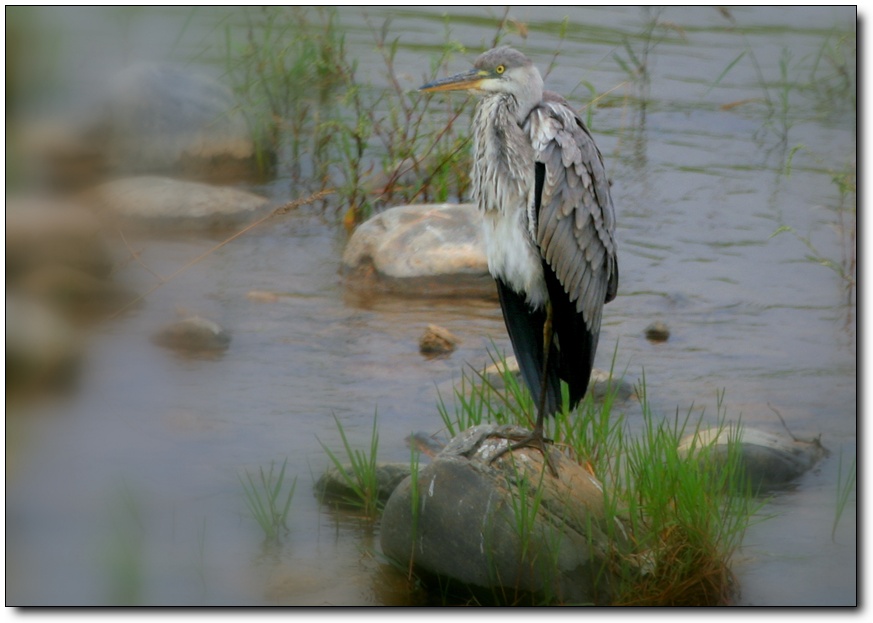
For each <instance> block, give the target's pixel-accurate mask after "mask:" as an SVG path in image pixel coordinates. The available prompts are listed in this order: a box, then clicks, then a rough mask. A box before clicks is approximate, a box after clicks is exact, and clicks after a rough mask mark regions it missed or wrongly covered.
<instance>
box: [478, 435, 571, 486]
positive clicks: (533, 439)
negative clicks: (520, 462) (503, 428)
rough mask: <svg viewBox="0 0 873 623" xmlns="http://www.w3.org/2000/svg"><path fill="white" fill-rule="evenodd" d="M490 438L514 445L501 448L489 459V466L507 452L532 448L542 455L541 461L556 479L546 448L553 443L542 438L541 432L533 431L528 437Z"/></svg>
mask: <svg viewBox="0 0 873 623" xmlns="http://www.w3.org/2000/svg"><path fill="white" fill-rule="evenodd" d="M492 436H493V437H500V438H501V439H507V440H514V443H510V444H508V445H507V446H506V447H505V448H501V449H500V451H498V452H497V454H495V455H494V456H492V457H491V459H490V460H489V461H488V463H489V464H490V463H493V462H494V461H496V460H497V459H499V458H500V457H501V456H503V455H504V454H506V453H507V452H513V451H515V450H518V449H519V448H533V449H534V450H539V451H540V453H541V454H542V455H543V459H544V460H545V462H546V465H547V466H548V468H549V471H550V472H551V473H552V476H554V477H555V478H557V477H558V471H557V470H556V469H555V466H554V465H552V459H551V453H550V452H549V450H548V448H546V444H553V443H554V441H553V440H551V439H548V438H546V437H544V436H543V431H542V430H538V429H534V430H533V431H531V432H530V434H528V435H506V434H495V435H492Z"/></svg>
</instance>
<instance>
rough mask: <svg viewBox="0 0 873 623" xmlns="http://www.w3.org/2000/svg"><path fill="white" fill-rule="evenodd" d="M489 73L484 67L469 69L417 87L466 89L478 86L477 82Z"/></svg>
mask: <svg viewBox="0 0 873 623" xmlns="http://www.w3.org/2000/svg"><path fill="white" fill-rule="evenodd" d="M488 77H490V74H489V73H488V72H487V71H485V70H484V69H470V70H468V71H463V72H461V73H459V74H455V75H454V76H449V77H448V78H440V79H439V80H434V81H433V82H428V83H427V84H425V85H424V86H420V87H418V90H419V91H428V92H434V91H468V90H470V89H475V88H478V86H479V84H481V82H482V81H483V80H485V79H486V78H488Z"/></svg>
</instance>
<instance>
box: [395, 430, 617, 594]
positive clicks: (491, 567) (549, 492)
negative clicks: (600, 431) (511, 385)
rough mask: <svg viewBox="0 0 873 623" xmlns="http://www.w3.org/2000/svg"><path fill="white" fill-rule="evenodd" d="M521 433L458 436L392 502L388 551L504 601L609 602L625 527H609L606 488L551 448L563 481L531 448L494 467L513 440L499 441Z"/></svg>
mask: <svg viewBox="0 0 873 623" xmlns="http://www.w3.org/2000/svg"><path fill="white" fill-rule="evenodd" d="M524 432H525V431H524V430H523V429H520V428H517V427H514V426H496V425H482V426H476V427H473V428H470V429H468V430H467V431H464V432H463V433H461V434H460V435H458V436H457V437H455V438H454V439H453V440H451V441H450V442H449V444H448V445H447V446H446V447H445V448H444V449H443V450H442V451H441V452H440V453H439V454H438V455H437V456H436V457H435V458H434V460H433V462H432V463H430V464H429V465H427V466H426V467H423V468H421V470H420V472H419V473H418V477H417V479H416V480H415V481H413V477H412V476H410V477H409V478H407V479H406V480H404V481H403V482H402V483H401V484H400V485H399V486H398V487H397V489H396V490H395V491H394V493H393V494H392V495H391V497H390V498H389V500H388V503H387V504H386V506H385V510H384V512H383V515H382V525H381V543H382V551H383V552H384V553H385V555H386V556H388V557H389V558H391V559H392V560H394V561H395V562H396V563H397V564H399V565H401V566H402V567H407V566H409V565H410V564H411V565H412V566H413V568H414V570H415V572H416V573H417V574H419V575H420V576H421V577H423V578H434V577H435V578H439V581H440V582H446V581H448V582H450V583H460V584H461V585H463V586H464V587H466V588H468V589H469V590H470V591H472V592H475V593H477V594H479V595H480V596H481V595H483V594H485V595H491V596H493V597H494V599H495V601H496V602H498V603H517V602H519V603H520V602H524V601H526V599H527V598H530V599H531V600H532V601H533V602H535V603H543V602H548V603H608V601H609V590H610V589H609V587H610V584H611V581H610V579H611V575H610V573H611V571H610V569H609V565H608V560H609V557H610V555H614V553H615V552H617V551H622V550H623V549H624V548H625V547H626V546H627V542H626V537H625V536H624V528H623V526H622V525H621V523H620V522H618V521H615V522H614V525H612V526H610V525H607V520H606V519H605V513H604V500H603V489H602V485H601V484H600V482H598V481H597V479H595V478H594V477H593V476H591V475H590V474H589V473H588V472H587V471H586V470H585V469H583V468H582V467H581V466H579V465H577V464H576V463H573V462H572V461H570V460H569V459H567V458H566V457H564V456H563V455H562V454H560V453H559V452H557V451H555V450H553V449H551V448H550V452H551V455H550V456H551V462H552V465H553V466H554V467H555V469H556V471H557V474H558V476H557V477H555V476H553V475H552V474H551V472H550V471H549V469H548V467H547V466H546V465H545V462H544V460H543V456H542V454H541V453H540V452H539V451H537V450H532V449H529V448H523V449H519V450H515V451H513V452H511V453H507V454H504V455H503V456H501V457H500V458H498V459H496V460H495V461H494V462H491V459H492V457H494V456H495V454H497V453H498V452H499V451H500V449H502V448H504V447H505V446H506V444H507V443H509V442H508V441H507V440H506V439H505V438H501V436H506V435H508V434H512V433H516V434H518V433H524ZM540 483H541V486H540Z"/></svg>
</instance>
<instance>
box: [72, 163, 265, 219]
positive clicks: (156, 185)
mask: <svg viewBox="0 0 873 623" xmlns="http://www.w3.org/2000/svg"><path fill="white" fill-rule="evenodd" d="M84 196H85V197H86V198H87V200H88V201H90V203H91V205H92V206H93V207H94V208H96V209H97V210H99V211H100V212H101V213H103V214H105V215H106V216H108V217H110V218H115V219H119V220H121V221H123V222H124V223H125V224H126V225H129V226H131V227H136V228H140V229H147V230H155V229H157V230H174V231H178V230H212V229H224V228H229V227H239V226H241V225H245V224H248V223H249V222H251V221H253V220H254V219H255V218H257V217H259V216H262V215H263V214H266V210H267V209H268V208H269V201H268V200H267V199H266V198H264V197H261V196H258V195H255V194H252V193H250V192H246V191H244V190H239V189H236V188H229V187H224V186H211V185H209V184H201V183H199V182H185V181H181V180H174V179H171V178H168V177H156V176H142V177H129V178H122V179H118V180H114V181H111V182H106V183H104V184H100V185H99V186H97V187H95V188H93V189H91V190H90V191H89V192H88V193H86V194H85V195H84Z"/></svg>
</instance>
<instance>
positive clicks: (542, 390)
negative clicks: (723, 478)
mask: <svg viewBox="0 0 873 623" xmlns="http://www.w3.org/2000/svg"><path fill="white" fill-rule="evenodd" d="M419 90H420V91H427V92H431V91H457V90H465V91H472V92H474V93H476V94H478V95H481V96H482V98H481V99H480V100H479V103H478V106H477V108H476V114H475V116H474V117H473V137H472V138H473V141H474V142H473V175H472V182H473V194H474V197H475V200H476V202H477V203H478V206H479V210H481V211H482V214H483V217H484V228H485V231H484V234H485V245H486V254H487V258H488V269H489V272H490V273H491V275H492V276H493V277H494V279H495V280H496V282H497V291H498V295H499V297H500V306H501V309H502V310H503V318H504V320H505V322H506V328H507V330H508V332H509V337H510V340H511V341H512V347H513V350H514V351H515V356H516V359H517V360H518V364H519V367H520V369H521V374H522V377H523V378H524V381H525V383H526V384H527V386H528V388H529V389H530V391H531V393H532V395H533V397H534V401H535V404H537V405H538V413H537V420H536V425H535V427H534V430H533V432H532V433H531V434H530V435H529V436H527V437H524V438H522V439H520V440H518V442H517V443H515V444H513V445H511V446H510V447H509V448H507V449H515V448H518V447H523V446H530V447H537V448H539V449H540V450H541V451H542V452H543V455H544V456H545V457H546V459H547V460H548V454H547V453H546V451H545V445H544V444H545V442H546V441H547V440H546V439H545V438H544V436H543V422H544V418H545V417H546V416H549V415H552V414H554V413H555V412H557V411H559V410H560V409H561V406H562V405H561V380H564V381H565V382H566V383H567V385H568V386H569V390H570V409H573V408H575V407H576V405H577V404H578V403H579V401H580V400H581V399H582V398H583V396H584V395H585V392H586V390H587V389H588V381H589V379H590V377H591V370H592V367H593V364H594V354H595V351H596V350H597V342H598V339H599V336H600V321H601V316H602V313H603V305H604V304H605V303H608V302H609V301H611V300H613V299H614V298H615V295H616V291H617V289H618V263H617V259H616V243H615V214H614V210H613V207H612V198H611V197H610V194H609V180H608V179H607V176H606V170H605V168H604V165H603V158H602V156H601V155H600V151H599V150H598V149H597V146H596V145H595V143H594V139H593V138H592V137H591V134H590V132H589V131H588V128H587V127H585V123H584V122H583V121H582V119H581V117H580V116H579V115H578V114H577V113H576V112H575V111H574V110H573V109H572V108H571V107H570V105H569V104H568V103H567V101H566V100H565V99H564V98H563V97H561V96H560V95H558V94H557V93H553V92H551V91H545V90H543V79H542V77H541V75H540V72H539V70H538V69H537V68H536V67H535V66H534V64H533V63H532V62H531V60H530V59H529V58H528V57H526V56H525V55H524V54H522V53H520V52H518V51H516V50H514V49H512V48H510V47H505V46H504V47H499V48H494V49H492V50H489V51H488V52H485V53H484V54H482V55H481V56H480V57H479V58H478V59H476V62H475V63H474V65H473V68H472V69H470V70H469V71H465V72H462V73H459V74H456V75H454V76H450V77H448V78H443V79H440V80H435V81H433V82H430V83H428V84H425V85H424V86H422V87H421V88H420V89H419ZM550 466H551V465H550ZM553 471H554V470H553Z"/></svg>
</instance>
